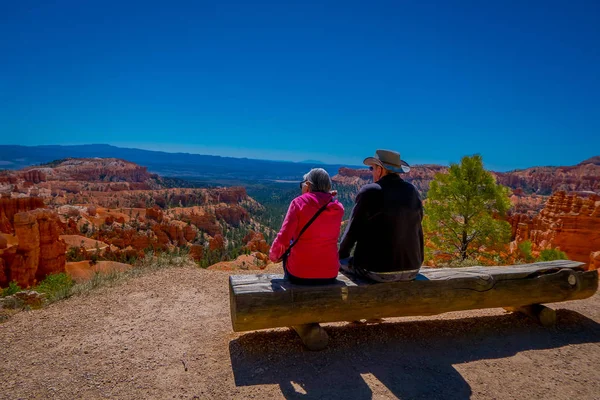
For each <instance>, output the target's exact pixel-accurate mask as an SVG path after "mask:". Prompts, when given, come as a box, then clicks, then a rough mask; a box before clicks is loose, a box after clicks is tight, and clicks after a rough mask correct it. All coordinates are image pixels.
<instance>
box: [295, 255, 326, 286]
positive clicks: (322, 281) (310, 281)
mask: <svg viewBox="0 0 600 400" xmlns="http://www.w3.org/2000/svg"><path fill="white" fill-rule="evenodd" d="M286 264H287V259H284V260H283V279H285V280H288V281H290V282H291V283H293V284H295V285H328V284H331V283H334V282H335V280H336V278H298V277H297V276H294V275H292V274H291V273H290V272H289V271H288V269H287V268H286Z"/></svg>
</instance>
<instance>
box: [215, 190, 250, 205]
mask: <svg viewBox="0 0 600 400" xmlns="http://www.w3.org/2000/svg"><path fill="white" fill-rule="evenodd" d="M210 194H211V197H212V200H213V202H216V203H225V204H237V203H239V202H240V201H242V200H245V199H246V198H247V197H248V194H247V193H246V189H245V188H243V187H228V188H219V189H213V190H211V191H210Z"/></svg>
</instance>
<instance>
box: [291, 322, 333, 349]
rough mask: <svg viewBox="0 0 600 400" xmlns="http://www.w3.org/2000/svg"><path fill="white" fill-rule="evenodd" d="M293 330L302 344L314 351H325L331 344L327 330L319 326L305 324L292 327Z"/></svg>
mask: <svg viewBox="0 0 600 400" xmlns="http://www.w3.org/2000/svg"><path fill="white" fill-rule="evenodd" d="M292 329H293V330H294V331H296V333H297V334H298V336H300V339H301V340H302V343H304V345H305V346H306V347H307V348H308V349H309V350H312V351H319V350H323V349H325V348H326V347H327V345H328V344H329V335H328V334H327V332H325V329H323V327H322V326H321V325H319V324H316V323H313V324H304V325H296V326H292Z"/></svg>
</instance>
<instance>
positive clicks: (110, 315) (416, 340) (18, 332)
mask: <svg viewBox="0 0 600 400" xmlns="http://www.w3.org/2000/svg"><path fill="white" fill-rule="evenodd" d="M599 305H600V296H599V295H598V294H597V295H596V296H594V297H593V298H591V299H588V300H583V301H577V302H571V303H561V304H560V305H556V306H555V307H556V308H558V309H559V311H558V320H559V324H558V326H557V327H556V329H544V328H542V327H540V326H538V325H536V324H535V323H533V322H531V321H529V320H528V319H526V318H524V317H522V316H519V315H513V314H506V313H504V312H503V310H500V309H493V310H484V311H475V312H460V313H450V314H446V315H443V316H437V317H427V318H398V319H388V320H386V322H385V323H383V324H378V325H364V324H363V325H357V326H355V325H347V324H332V325H327V330H328V332H329V334H330V336H331V340H330V346H329V348H328V349H327V350H325V351H322V352H316V353H313V352H309V351H306V350H304V349H303V347H302V346H301V343H300V341H299V339H297V337H296V336H295V334H294V333H293V332H291V331H290V330H288V329H277V330H270V331H260V332H254V333H249V334H234V333H233V332H232V331H231V326H230V321H229V298H228V290H227V273H226V272H221V271H206V270H200V269H191V268H179V269H170V270H162V271H159V272H156V273H152V274H149V275H145V276H142V277H139V278H136V279H133V280H130V281H127V282H125V283H123V284H120V285H118V286H115V287H112V288H104V289H99V290H96V291H95V292H92V293H91V294H89V295H86V296H78V297H73V298H71V299H69V300H66V301H62V302H59V303H55V304H53V305H51V306H49V307H47V308H45V309H42V310H36V311H30V312H22V313H19V314H17V315H15V316H14V317H12V318H11V319H10V320H8V321H7V322H5V323H3V324H0V382H1V386H0V398H1V399H16V398H23V399H30V398H31V399H33V398H37V399H46V398H50V399H52V398H57V399H96V398H118V399H171V398H174V399H180V398H182V399H193V398H200V399H203V398H235V399H237V398H252V397H255V398H306V399H309V398H323V399H332V398H357V399H362V398H396V397H397V398H402V399H415V398H423V399H435V398H440V399H466V398H475V399H521V398H527V399H530V398H533V399H537V398H539V399H598V398H600V381H599V380H598V377H597V375H598V366H599V365H600V325H599V322H600V309H599V307H598V306H599Z"/></svg>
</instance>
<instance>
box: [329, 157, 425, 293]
mask: <svg viewBox="0 0 600 400" xmlns="http://www.w3.org/2000/svg"><path fill="white" fill-rule="evenodd" d="M377 153H378V155H377V156H376V157H378V156H379V155H380V153H381V155H382V156H383V157H387V159H390V154H389V153H391V154H392V155H395V156H396V158H397V161H396V162H397V163H398V167H394V166H393V165H392V166H391V165H390V164H388V163H385V160H386V158H383V157H382V158H383V160H384V161H381V160H380V159H379V158H373V157H370V158H368V159H366V160H365V163H366V164H367V165H371V168H372V170H373V178H374V181H375V183H371V184H368V185H365V186H363V187H362V188H361V190H360V191H359V193H358V195H357V196H356V204H355V206H354V209H353V210H352V217H351V219H350V221H349V223H348V226H347V229H346V231H345V232H344V236H343V238H342V243H341V244H340V250H339V257H340V259H341V260H342V259H347V258H349V257H350V252H351V250H352V247H353V246H354V244H356V249H355V250H354V256H353V258H352V259H351V261H349V262H350V264H351V265H350V266H348V265H345V264H342V270H345V271H347V272H353V273H357V274H359V275H363V276H366V277H368V278H370V279H372V280H375V281H379V282H384V281H394V280H407V279H408V280H410V279H414V277H415V276H416V275H417V273H418V271H419V268H420V267H421V265H422V263H423V259H424V243H423V229H422V226H421V221H422V219H423V206H422V202H421V198H420V196H419V193H418V192H417V190H416V189H415V187H414V186H413V185H411V184H410V183H408V182H406V181H404V180H403V179H402V178H400V176H399V175H398V172H396V171H402V170H401V169H400V167H402V168H405V169H406V170H408V164H406V163H404V162H403V161H402V163H404V164H401V163H400V162H401V160H400V155H399V154H398V153H395V152H387V151H382V150H378V151H377ZM394 159H395V158H393V157H392V160H394ZM390 162H391V161H390ZM405 164H406V166H404V165H405ZM390 170H391V171H390Z"/></svg>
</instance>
